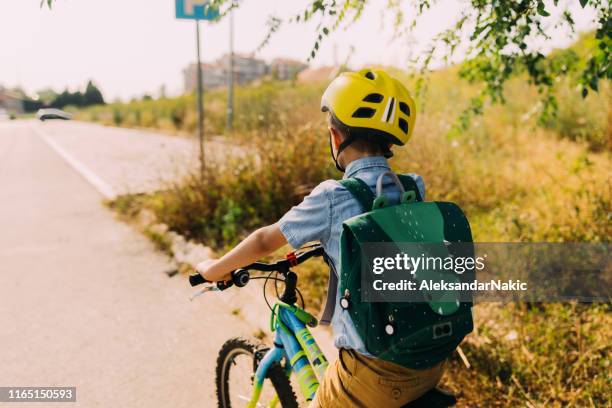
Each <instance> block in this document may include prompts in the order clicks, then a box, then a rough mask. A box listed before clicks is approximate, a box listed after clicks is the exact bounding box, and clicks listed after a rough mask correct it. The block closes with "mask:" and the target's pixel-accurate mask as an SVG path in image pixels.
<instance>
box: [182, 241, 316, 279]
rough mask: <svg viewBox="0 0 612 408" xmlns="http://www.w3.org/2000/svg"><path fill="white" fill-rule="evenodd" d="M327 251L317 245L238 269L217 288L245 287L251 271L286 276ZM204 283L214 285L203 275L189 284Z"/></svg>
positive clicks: (190, 277)
mask: <svg viewBox="0 0 612 408" xmlns="http://www.w3.org/2000/svg"><path fill="white" fill-rule="evenodd" d="M324 253H325V251H324V250H323V246H321V245H320V244H318V245H315V246H314V247H313V248H312V249H309V250H308V251H305V252H300V253H298V254H295V253H294V252H291V253H289V255H287V257H286V258H285V259H281V260H278V261H276V262H272V263H265V262H254V263H252V264H250V265H249V266H246V267H244V268H240V269H236V270H235V271H233V272H232V273H231V276H232V279H231V280H229V281H219V282H217V283H216V286H217V288H218V289H219V290H225V289H227V288H229V287H230V286H232V285H236V286H238V287H243V286H245V285H246V284H247V283H249V279H250V274H249V270H254V271H261V272H280V273H282V274H283V275H286V274H287V273H288V272H289V268H291V267H292V266H296V265H299V264H301V263H302V262H304V261H306V260H308V259H310V258H312V257H313V256H323V254H324ZM203 283H212V282H210V281H209V280H206V279H205V278H204V277H203V276H202V275H200V274H199V273H198V274H193V275H190V276H189V284H190V285H191V286H198V285H201V284H203Z"/></svg>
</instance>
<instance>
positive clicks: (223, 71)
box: [183, 54, 307, 92]
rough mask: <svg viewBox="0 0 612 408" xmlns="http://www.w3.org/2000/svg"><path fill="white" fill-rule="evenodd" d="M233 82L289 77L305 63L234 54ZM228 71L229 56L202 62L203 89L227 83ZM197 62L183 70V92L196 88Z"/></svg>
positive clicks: (304, 65) (302, 68)
mask: <svg viewBox="0 0 612 408" xmlns="http://www.w3.org/2000/svg"><path fill="white" fill-rule="evenodd" d="M233 60H234V83H236V84H245V83H249V82H253V81H255V80H257V79H261V78H263V77H265V76H266V75H269V74H272V75H273V76H274V77H275V78H278V79H282V80H284V79H290V78H295V76H296V75H297V74H298V73H299V72H300V71H302V70H304V69H305V68H307V65H306V64H303V63H301V62H299V61H292V60H288V59H281V58H278V59H275V60H274V61H272V62H271V63H270V65H268V64H266V62H265V61H264V60H262V59H258V58H255V57H253V56H251V55H246V54H234V58H233ZM229 71H230V56H229V54H225V55H223V56H222V57H221V58H219V59H217V60H216V61H213V62H212V63H203V64H202V74H203V80H202V83H203V85H204V88H205V89H211V88H217V87H220V86H225V85H227V80H228V75H229ZM197 73H198V68H197V64H190V65H189V66H188V67H187V68H186V69H185V70H184V71H183V81H184V86H185V92H193V91H195V90H196V88H197V80H198V79H197Z"/></svg>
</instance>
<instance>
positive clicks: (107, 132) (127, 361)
mask: <svg viewBox="0 0 612 408" xmlns="http://www.w3.org/2000/svg"><path fill="white" fill-rule="evenodd" d="M50 143H51V144H50ZM52 145H55V147H53V146H52ZM58 146H59V149H60V150H61V151H63V152H64V154H67V155H68V156H69V157H68V160H67V158H66V157H63V156H62V155H60V154H59V153H58ZM193 146H194V145H193V142H192V141H189V140H186V139H180V138H176V137H167V136H161V135H157V134H145V132H140V131H130V130H121V129H114V128H105V127H101V126H97V125H90V124H84V123H44V124H40V123H36V122H33V121H16V122H1V123H0V386H76V387H77V402H76V403H72V404H57V405H53V406H69V407H87V408H89V407H173V408H174V407H190V408H193V407H196V406H201V407H211V406H214V399H213V396H214V388H213V378H214V377H213V370H214V363H215V358H216V353H217V351H218V350H219V348H220V346H221V344H222V343H223V341H225V339H227V338H228V337H230V336H233V335H240V334H242V335H251V334H252V333H253V332H254V331H255V330H256V329H257V327H261V326H260V322H265V320H266V315H265V313H263V314H262V313H260V311H261V310H264V311H265V309H262V308H263V302H259V303H257V304H256V305H252V304H250V303H251V302H252V298H248V297H244V298H242V299H240V301H241V302H242V305H248V308H247V307H245V309H249V310H250V311H251V312H252V313H253V312H254V313H256V314H257V315H258V316H259V315H261V319H259V320H258V319H253V321H250V320H251V319H250V318H245V314H243V313H236V309H237V308H239V307H241V306H240V301H239V300H237V298H238V295H236V293H234V294H228V293H223V294H220V295H218V296H217V295H206V296H209V297H208V298H206V299H202V298H199V299H198V301H194V302H189V300H188V297H189V295H190V294H191V293H192V292H193V290H192V289H191V288H189V287H188V286H187V284H186V281H185V280H184V278H182V277H180V276H179V277H175V278H171V279H170V278H168V277H167V276H166V275H165V274H164V271H165V270H167V269H169V268H171V267H172V265H171V263H170V261H169V259H168V258H167V257H166V256H164V255H162V254H160V253H159V252H156V251H155V250H154V248H153V246H152V244H151V243H150V242H149V241H148V240H147V239H146V238H144V237H143V236H142V235H140V234H139V233H138V232H136V230H134V229H133V228H132V227H130V226H129V225H126V224H124V223H122V222H119V221H117V220H116V219H115V218H114V216H113V214H112V213H111V212H110V211H109V210H108V209H107V208H105V207H104V206H103V205H102V203H101V201H102V198H103V195H102V194H101V192H100V191H98V190H96V189H95V188H94V187H92V184H91V180H89V179H88V178H87V177H85V176H84V175H83V174H82V172H77V171H75V163H74V162H76V163H77V167H78V165H80V166H81V167H83V168H85V170H87V171H89V172H90V173H92V174H93V175H94V176H97V177H98V178H99V181H101V182H102V183H105V184H106V185H107V187H110V188H111V189H113V190H116V191H118V192H121V191H126V190H129V191H139V190H143V189H145V190H146V189H150V188H153V187H154V186H155V183H156V182H159V177H157V176H158V175H159V174H162V175H168V174H171V171H174V170H176V168H174V169H173V166H174V165H175V164H176V163H177V162H178V163H182V164H184V163H186V162H187V161H188V160H189V159H190V157H191V158H192V157H193V151H194V149H193ZM70 160H72V161H73V162H72V163H70ZM175 167H176V166H175ZM179 167H180V166H179ZM178 171H179V172H180V171H181V170H180V168H179V170H178ZM228 292H229V291H228ZM206 296H205V297H206ZM249 299H251V300H249ZM245 302H246V303H245ZM230 309H234V313H233V314H232V313H230ZM4 406H9V404H3V403H0V407H4ZM15 406H18V407H22V408H23V407H27V406H34V407H40V406H41V405H40V404H25V403H20V404H16V405H15Z"/></svg>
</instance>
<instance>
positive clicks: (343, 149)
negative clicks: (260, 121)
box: [197, 69, 444, 407]
mask: <svg viewBox="0 0 612 408" xmlns="http://www.w3.org/2000/svg"><path fill="white" fill-rule="evenodd" d="M321 109H322V111H323V112H327V114H328V130H329V143H330V151H331V156H332V159H333V161H334V163H335V164H336V167H337V168H338V170H340V171H341V172H343V173H344V176H343V180H346V179H349V178H355V179H360V180H361V181H363V182H365V183H366V184H367V186H368V187H369V188H370V189H371V190H372V191H374V190H375V189H376V184H377V181H378V180H379V178H380V176H381V175H384V174H386V173H388V172H390V171H391V169H390V167H389V164H388V162H387V158H389V157H391V156H392V153H391V147H392V146H393V145H399V146H402V145H404V144H405V143H406V142H407V141H408V140H409V139H410V137H411V136H412V133H413V128H414V123H415V116H416V109H415V105H414V101H413V100H412V98H411V97H410V94H409V92H408V90H407V89H406V88H405V87H404V85H403V84H402V83H401V82H400V81H398V80H397V79H395V78H393V77H391V76H390V75H389V74H387V73H386V72H385V71H382V70H372V69H364V70H361V71H359V72H348V73H343V74H341V75H340V76H338V77H337V78H336V79H334V80H333V81H332V82H331V84H330V85H329V86H328V88H327V89H326V91H325V93H324V94H323V97H322V100H321ZM408 176H410V177H411V178H412V179H413V180H414V183H413V184H416V187H417V188H418V193H419V194H420V198H421V199H422V198H423V197H424V195H425V187H424V183H423V180H422V178H421V177H420V176H418V175H415V174H409V175H408ZM379 184H380V182H379ZM382 192H383V193H384V194H385V195H386V196H387V198H388V199H389V200H390V201H399V200H400V199H401V197H400V190H399V189H398V187H397V186H396V185H395V184H393V183H391V184H383V185H382ZM363 212H364V210H363V206H362V205H360V203H359V201H358V200H356V199H355V198H354V196H353V194H351V191H349V190H348V189H347V188H346V187H345V185H344V184H343V183H340V182H338V181H335V180H327V181H324V182H322V183H321V184H319V185H318V186H317V187H315V188H314V190H313V191H312V192H311V193H310V194H309V195H308V196H306V197H305V198H304V200H303V201H302V202H301V203H300V204H299V205H297V206H295V207H293V208H291V209H290V210H289V211H288V212H287V213H286V214H285V215H284V216H283V217H282V218H281V219H280V220H279V221H278V222H277V223H275V224H272V225H269V226H266V227H263V228H260V229H258V230H257V231H255V232H253V233H252V234H251V235H249V237H247V238H246V239H245V240H244V241H242V242H241V243H240V244H239V245H237V246H236V247H235V248H233V249H232V250H231V251H229V252H228V253H227V254H225V255H224V256H223V257H221V258H220V259H217V260H207V261H204V262H202V263H200V264H199V265H198V266H197V270H198V272H199V273H200V274H201V275H202V276H203V277H204V278H206V279H207V280H210V281H225V280H230V279H231V277H230V273H231V272H232V271H234V270H235V269H238V268H241V267H243V266H244V265H249V264H251V263H253V262H255V261H257V260H258V259H260V258H262V257H264V256H267V255H269V254H271V253H273V252H274V251H276V250H277V249H279V248H281V247H282V246H284V245H286V244H287V243H289V244H290V245H291V246H292V247H293V248H295V249H299V248H300V247H302V246H303V245H304V244H306V243H307V242H311V241H319V242H321V244H322V245H323V248H324V250H325V253H326V254H327V259H328V260H329V262H330V266H331V267H332V270H334V272H333V273H330V280H329V288H328V299H327V304H326V307H325V310H324V312H323V318H322V321H321V323H322V324H325V323H327V324H329V323H330V322H331V324H332V328H333V334H334V344H335V346H336V347H337V348H338V349H339V357H338V359H337V360H336V362H335V363H334V364H331V365H330V366H329V368H328V370H327V372H326V375H325V379H324V381H323V383H321V384H320V386H319V388H318V391H317V393H316V396H315V399H314V400H313V401H312V403H311V405H310V406H311V407H352V406H359V407H400V406H402V405H404V404H406V403H408V402H410V401H412V400H415V399H416V398H418V397H419V396H421V395H423V394H424V393H426V392H427V391H428V390H430V389H432V388H434V387H435V386H436V385H437V383H438V382H439V380H440V378H441V376H442V374H443V372H444V361H442V362H440V361H435V360H434V361H433V364H431V365H429V366H423V367H420V368H418V369H417V368H408V367H405V366H403V365H400V364H396V363H393V362H390V361H387V360H384V359H381V358H377V357H376V356H375V355H373V354H371V353H370V352H368V350H367V349H366V346H365V344H364V339H363V338H362V337H361V336H360V335H359V333H358V331H357V330H356V328H355V325H354V321H353V319H352V318H351V316H350V314H349V312H348V311H347V310H346V308H344V307H340V305H342V303H341V300H342V299H343V297H342V296H343V293H341V292H340V285H339V282H338V276H339V275H338V273H339V271H338V268H339V267H340V265H341V260H340V236H341V232H342V225H343V222H344V221H346V220H348V219H349V218H351V217H354V216H357V215H359V214H362V213H363Z"/></svg>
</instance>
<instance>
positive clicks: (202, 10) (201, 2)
mask: <svg viewBox="0 0 612 408" xmlns="http://www.w3.org/2000/svg"><path fill="white" fill-rule="evenodd" d="M209 2H210V1H209V0H175V5H176V18H177V19H185V20H195V24H196V56H197V70H198V72H197V75H196V78H197V82H198V84H197V93H198V95H197V99H198V139H199V141H200V175H201V177H202V178H204V172H205V170H206V162H205V160H204V95H203V93H204V90H203V86H202V61H201V58H200V20H214V19H216V18H218V17H219V10H217V9H213V8H211V7H209Z"/></svg>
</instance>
